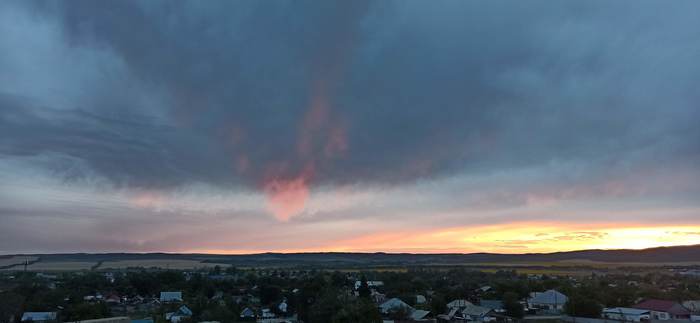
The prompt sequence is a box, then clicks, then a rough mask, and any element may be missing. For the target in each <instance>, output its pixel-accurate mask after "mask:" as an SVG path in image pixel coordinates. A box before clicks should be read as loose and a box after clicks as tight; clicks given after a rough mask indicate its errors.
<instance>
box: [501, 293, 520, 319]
mask: <svg viewBox="0 0 700 323" xmlns="http://www.w3.org/2000/svg"><path fill="white" fill-rule="evenodd" d="M503 309H505V310H506V315H508V316H510V317H515V318H522V317H523V315H524V314H525V313H524V310H523V305H522V304H520V302H519V300H518V294H516V293H514V292H505V293H504V294H503Z"/></svg>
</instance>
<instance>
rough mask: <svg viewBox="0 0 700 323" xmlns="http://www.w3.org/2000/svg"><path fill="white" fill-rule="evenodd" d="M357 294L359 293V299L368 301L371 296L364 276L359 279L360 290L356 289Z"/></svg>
mask: <svg viewBox="0 0 700 323" xmlns="http://www.w3.org/2000/svg"><path fill="white" fill-rule="evenodd" d="M357 292H358V293H359V295H360V298H364V299H369V297H370V296H371V295H372V291H370V289H369V285H368V284H367V277H365V275H362V278H360V288H358V290H357Z"/></svg>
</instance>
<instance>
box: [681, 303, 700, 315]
mask: <svg viewBox="0 0 700 323" xmlns="http://www.w3.org/2000/svg"><path fill="white" fill-rule="evenodd" d="M683 307H685V308H687V309H688V310H689V311H690V313H692V314H700V300H697V301H685V302H683Z"/></svg>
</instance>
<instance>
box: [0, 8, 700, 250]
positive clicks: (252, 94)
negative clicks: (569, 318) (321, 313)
mask: <svg viewBox="0 0 700 323" xmlns="http://www.w3.org/2000/svg"><path fill="white" fill-rule="evenodd" d="M698 9H699V8H698V4H696V3H694V2H692V1H687V2H675V3H673V4H664V3H657V2H646V1H642V2H635V3H634V5H632V4H630V3H610V2H604V1H591V2H586V3H556V4H554V3H551V2H544V1H543V2H534V3H529V4H528V5H527V6H524V5H520V4H515V3H492V2H481V3H480V2H468V3H466V2H461V1H447V2H444V3H442V4H441V5H440V6H429V5H427V4H425V3H420V2H405V1H381V2H379V1H353V2H351V3H333V2H331V3H318V2H313V1H308V2H307V1H281V2H274V3H266V2H251V3H230V2H225V1H221V2H217V1H210V2H206V3H196V2H195V3H170V2H167V1H163V2H161V1H149V2H138V1H120V2H113V3H109V4H108V5H105V4H104V3H100V4H97V3H95V2H93V1H69V2H68V1H67V2H52V3H44V2H32V1H16V2H15V1H9V2H5V3H2V4H0V71H3V72H2V73H0V179H2V180H3V182H2V184H0V218H1V219H2V221H3V223H6V224H3V226H2V228H0V235H1V236H3V237H5V238H2V239H4V240H0V252H14V251H66V250H69V251H70V250H87V251H91V250H94V251H99V250H166V251H177V250H194V249H198V250H204V249H206V250H312V249H316V250H323V249H324V248H329V247H330V246H337V245H338V244H339V241H354V240H353V239H358V238H359V237H363V236H368V235H376V234H380V235H382V234H385V235H389V236H391V235H392V234H394V233H396V232H416V230H420V229H425V230H432V231H435V232H442V231H444V230H448V229H449V228H463V227H466V226H472V225H473V226H487V225H491V224H494V223H498V224H507V223H532V222H533V221H534V222H538V221H539V222H547V223H557V225H558V226H559V227H562V228H568V227H572V231H571V232H588V231H580V230H578V229H573V226H575V227H576V228H578V227H579V226H580V224H581V223H585V222H587V221H592V223H598V224H595V225H593V227H595V228H597V229H600V230H603V231H604V229H605V228H606V225H607V226H609V225H610V223H611V222H617V221H620V222H625V223H628V225H630V226H636V225H637V224H639V223H643V224H645V225H647V226H655V225H660V224H662V223H664V222H670V223H673V225H674V226H697V225H700V223H699V222H698V220H697V219H700V214H698V207H700V205H699V204H698V202H696V200H699V199H698V197H700V185H699V184H698V183H699V182H700V169H699V168H698V166H697V165H700V127H698V126H697V123H698V120H700V109H699V108H698V102H700V94H699V93H700V92H698V91H697V84H699V83H700V65H698V64H697V62H696V60H697V57H698V55H699V54H700V44H698V42H697V41H696V40H697V39H698V37H700V28H698V27H700V26H698V23H697V21H698V19H697V18H698V17H697V15H696V14H695V12H697V10H698ZM611 219H615V221H611ZM574 223H576V225H574ZM601 223H608V224H601ZM48 224H51V225H52V229H51V230H49V229H48V228H47V225H48ZM247 227H255V228H257V229H254V230H246V229H243V228H247ZM119 228H121V229H124V228H128V230H133V232H134V233H133V234H128V235H124V234H121V233H114V232H115V230H120V229H119ZM460 230H461V229H460ZM563 230H568V229H563ZM49 231H50V232H49ZM229 231H235V232H237V234H236V235H235V237H231V235H228V234H226V233H225V232H229ZM59 232H60V234H59ZM86 232H89V233H86ZM460 232H461V231H460ZM601 232H602V231H601ZM66 233H67V234H66ZM548 234H549V233H548ZM65 236H71V237H75V238H71V239H63V237H65ZM217 236H219V237H217ZM571 236H576V234H575V233H574V234H572V235H571ZM673 236H674V237H676V238H675V239H676V240H674V243H676V242H677V243H682V242H684V241H685V242H687V241H689V240H688V239H687V236H688V235H685V236H686V238H685V240H683V239H684V238H682V237H683V236H684V235H673ZM596 238H600V239H603V241H604V239H605V238H604V236H596ZM260 239H263V240H265V241H264V242H263V241H259V240H260ZM507 240H516V239H507ZM176 241H181V242H176ZM290 241H291V242H290ZM501 242H502V241H501ZM491 243H493V244H494V245H497V244H498V241H492V242H491ZM346 247H347V248H349V249H353V247H352V245H349V246H345V247H344V248H346ZM611 247H615V246H614V245H611ZM357 248H364V247H359V246H358V247H357ZM391 248H394V249H400V246H392V247H391ZM431 248H433V247H431ZM451 248H459V246H454V247H451Z"/></svg>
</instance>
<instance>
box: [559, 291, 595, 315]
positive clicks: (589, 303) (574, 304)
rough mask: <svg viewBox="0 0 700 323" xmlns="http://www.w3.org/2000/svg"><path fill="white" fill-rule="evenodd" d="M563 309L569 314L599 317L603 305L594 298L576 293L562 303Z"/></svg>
mask: <svg viewBox="0 0 700 323" xmlns="http://www.w3.org/2000/svg"><path fill="white" fill-rule="evenodd" d="M564 311H565V312H566V314H567V315H569V316H578V317H590V318H599V317H600V313H601V312H602V311H603V307H602V306H601V305H600V304H599V303H598V302H597V301H595V300H594V299H591V298H588V297H583V296H578V295H577V296H572V297H571V298H569V301H568V302H566V304H564Z"/></svg>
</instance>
